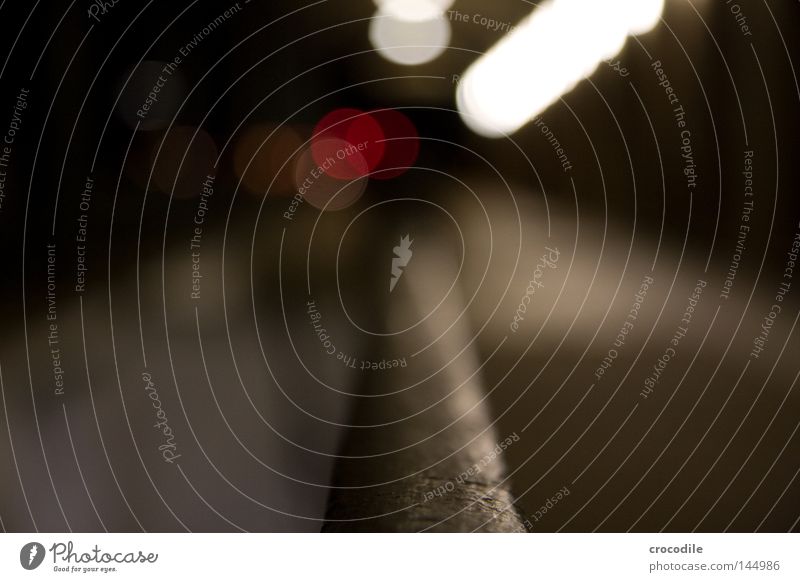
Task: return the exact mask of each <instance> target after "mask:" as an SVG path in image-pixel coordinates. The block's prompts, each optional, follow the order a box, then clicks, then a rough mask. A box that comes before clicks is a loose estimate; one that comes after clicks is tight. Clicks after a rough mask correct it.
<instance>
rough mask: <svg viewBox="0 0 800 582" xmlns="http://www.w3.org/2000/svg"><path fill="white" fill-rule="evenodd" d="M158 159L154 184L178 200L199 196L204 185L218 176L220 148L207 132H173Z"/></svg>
mask: <svg viewBox="0 0 800 582" xmlns="http://www.w3.org/2000/svg"><path fill="white" fill-rule="evenodd" d="M195 132H196V134H195ZM157 155H158V157H157V158H156V159H155V161H154V167H153V182H154V183H155V186H156V187H157V188H158V189H159V190H161V191H162V192H164V193H165V194H172V195H173V196H175V197H176V198H193V197H195V196H198V195H199V194H200V193H201V192H202V190H203V182H205V181H206V179H207V178H208V177H209V176H213V175H214V174H215V172H216V170H215V169H214V164H215V163H216V160H217V155H218V151H217V145H216V144H215V143H214V138H212V137H211V136H210V135H209V134H208V132H207V131H205V130H204V129H197V128H194V127H187V126H182V127H174V128H172V129H171V130H170V131H169V133H168V134H167V136H166V137H165V138H164V143H163V145H162V146H161V151H160V152H158V154H157Z"/></svg>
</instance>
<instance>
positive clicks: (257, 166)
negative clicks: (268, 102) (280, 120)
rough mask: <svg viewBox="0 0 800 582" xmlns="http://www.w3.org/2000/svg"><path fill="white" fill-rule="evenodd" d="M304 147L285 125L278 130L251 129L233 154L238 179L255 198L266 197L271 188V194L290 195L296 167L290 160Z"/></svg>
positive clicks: (244, 134)
mask: <svg viewBox="0 0 800 582" xmlns="http://www.w3.org/2000/svg"><path fill="white" fill-rule="evenodd" d="M270 135H271V137H270ZM302 143H303V142H302V140H301V139H300V136H299V135H298V134H297V133H296V132H295V131H294V130H293V129H292V128H291V127H289V126H286V125H283V126H281V127H279V128H277V129H276V128H275V127H274V126H272V125H268V124H257V125H253V126H251V127H249V128H248V129H247V130H246V131H245V132H244V133H243V134H242V136H241V137H240V138H239V139H238V140H237V142H236V147H235V149H234V152H233V170H234V172H235V173H236V177H237V178H238V179H239V180H241V183H242V185H243V186H244V187H245V188H246V189H247V190H249V191H250V192H252V193H253V194H258V195H264V194H265V193H266V192H267V190H268V189H269V187H270V184H272V190H271V191H270V192H271V193H272V192H276V193H288V192H289V191H291V190H292V189H293V188H294V163H293V162H292V161H291V160H289V159H288V158H289V157H290V156H291V155H292V152H295V151H297V150H299V149H300V146H301V145H302ZM281 168H283V169H281ZM273 180H274V182H273Z"/></svg>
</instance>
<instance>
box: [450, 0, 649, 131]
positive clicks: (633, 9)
mask: <svg viewBox="0 0 800 582" xmlns="http://www.w3.org/2000/svg"><path fill="white" fill-rule="evenodd" d="M663 7H664V0H549V1H547V2H544V3H542V4H540V5H539V7H538V8H537V9H536V10H535V11H534V12H533V14H531V15H530V16H529V17H527V18H526V19H525V20H524V21H522V23H521V24H520V25H519V26H518V27H517V28H516V29H515V30H513V31H512V32H511V33H509V34H508V35H506V36H505V37H504V38H503V39H502V40H501V41H500V42H498V43H497V44H496V45H495V46H494V47H492V48H491V49H490V50H489V52H488V53H486V54H485V55H484V56H482V57H481V58H480V59H478V60H477V61H476V62H475V63H474V64H473V65H472V66H471V67H470V68H469V69H468V70H467V72H466V73H465V74H464V76H463V78H462V80H461V82H460V83H459V86H458V91H457V94H456V100H457V103H458V109H459V111H460V113H461V116H462V118H463V119H464V122H465V123H466V124H467V125H468V126H469V127H470V128H472V129H473V130H474V131H475V132H477V133H479V134H481V135H485V136H487V137H499V136H502V135H504V134H508V133H512V132H514V131H516V130H518V129H519V128H520V127H522V126H523V125H525V123H527V122H528V121H529V120H530V119H532V118H533V117H535V116H536V115H537V114H538V113H540V112H542V111H543V110H544V109H546V108H547V107H548V106H549V105H551V104H552V103H554V102H555V101H557V100H558V99H559V98H560V97H561V96H562V95H563V94H564V93H567V92H568V91H570V90H571V89H572V88H573V87H574V86H575V85H576V84H577V83H578V82H580V81H581V80H582V79H584V78H585V77H587V76H589V75H590V74H592V72H593V71H594V70H595V68H597V65H598V64H599V63H600V62H601V61H602V60H604V59H609V58H611V57H613V56H614V55H615V54H617V53H618V52H619V51H620V50H622V47H623V45H624V44H625V39H626V38H627V36H628V35H629V34H642V33H644V32H647V31H648V30H650V29H651V28H652V27H653V26H655V25H656V23H658V21H659V18H660V16H661V11H662V10H663Z"/></svg>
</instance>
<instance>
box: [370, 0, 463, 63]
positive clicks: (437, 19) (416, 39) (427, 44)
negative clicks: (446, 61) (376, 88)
mask: <svg viewBox="0 0 800 582" xmlns="http://www.w3.org/2000/svg"><path fill="white" fill-rule="evenodd" d="M441 5H443V3H442V2H436V1H433V0H427V1H424V0H387V1H386V2H382V3H381V6H380V8H378V11H377V13H376V14H375V16H374V17H373V18H372V21H371V22H370V26H369V39H370V42H372V46H374V47H375V48H376V49H378V53H379V54H380V55H381V56H382V57H384V58H385V59H386V60H389V61H391V62H393V63H398V64H401V65H420V64H422V63H427V62H429V61H432V60H433V59H435V58H436V57H438V56H439V55H440V54H442V53H443V52H444V50H445V49H446V48H447V46H448V44H449V42H450V21H449V20H448V19H447V18H445V16H444V12H443V8H441Z"/></svg>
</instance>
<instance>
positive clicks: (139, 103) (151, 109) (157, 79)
mask: <svg viewBox="0 0 800 582" xmlns="http://www.w3.org/2000/svg"><path fill="white" fill-rule="evenodd" d="M166 66H167V63H165V62H161V61H142V62H141V63H140V64H139V65H138V66H137V67H136V68H135V69H128V70H127V71H126V72H125V73H124V74H123V75H122V77H121V78H120V81H119V91H120V94H119V100H118V101H117V109H116V113H117V115H118V116H119V117H120V119H122V121H123V122H125V124H126V125H128V127H131V128H134V127H136V126H137V124H138V127H139V129H141V130H145V131H152V130H158V129H163V128H165V127H166V126H167V125H168V124H169V123H170V121H171V120H172V118H173V117H174V116H175V112H176V111H177V110H178V107H180V105H181V103H182V102H183V100H184V98H185V95H186V83H185V82H184V80H183V74H182V73H181V72H180V71H179V70H178V71H173V73H172V74H171V75H167V74H165V73H164V67H166Z"/></svg>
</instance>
